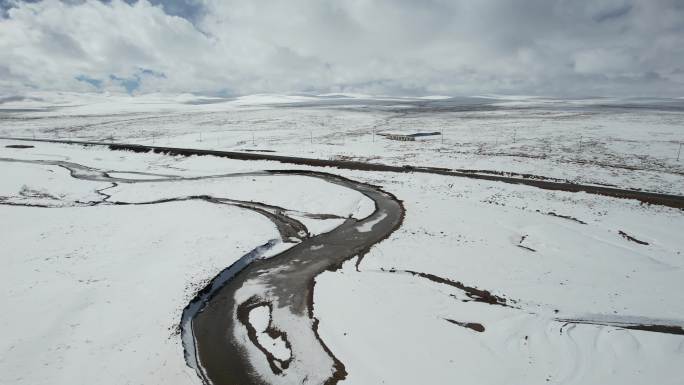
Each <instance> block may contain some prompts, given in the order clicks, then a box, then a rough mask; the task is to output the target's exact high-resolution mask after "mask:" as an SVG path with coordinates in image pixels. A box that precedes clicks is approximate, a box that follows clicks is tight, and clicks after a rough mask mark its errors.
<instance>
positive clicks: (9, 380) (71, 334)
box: [0, 202, 278, 385]
mask: <svg viewBox="0 0 684 385" xmlns="http://www.w3.org/2000/svg"><path fill="white" fill-rule="evenodd" d="M0 212H1V213H0V216H1V217H2V218H3V220H2V221H0V226H1V227H2V228H1V229H0V234H2V245H3V246H2V247H3V252H2V262H1V263H2V268H1V269H0V287H2V293H3V296H2V307H3V309H5V310H6V311H4V312H3V315H2V317H1V319H2V335H3V337H2V339H1V341H2V342H1V343H0V350H2V360H0V373H1V374H0V382H2V383H6V384H31V385H36V384H49V385H55V384H87V383H98V384H122V383H168V384H186V383H199V380H198V379H197V378H196V376H195V373H194V372H193V371H191V370H190V369H189V368H187V367H186V366H185V362H184V360H183V348H182V346H181V345H180V343H179V337H178V335H177V326H178V322H179V321H180V315H181V311H182V310H183V307H185V305H187V303H188V301H189V300H190V299H191V298H192V296H193V295H194V292H195V291H196V290H198V289H199V288H201V285H202V283H203V282H205V281H207V280H208V279H211V278H213V277H214V276H215V275H216V274H217V273H218V271H220V270H221V269H223V268H224V267H225V266H227V265H229V264H231V263H232V262H233V261H235V260H236V259H237V258H239V257H240V256H242V255H243V254H244V253H246V252H247V251H249V250H251V249H252V248H254V247H256V246H257V245H259V244H260V243H263V241H264V240H265V239H270V238H276V237H278V234H277V232H276V231H275V229H274V227H273V225H272V224H271V223H270V222H269V221H268V220H266V219H265V218H263V217H261V216H259V215H257V214H254V213H251V212H248V211H245V210H240V209H237V208H233V207H227V206H226V207H218V208H217V207H216V206H215V205H211V204H209V203H205V202H182V203H180V202H175V203H166V204H160V205H147V206H101V207H78V208H56V209H43V208H30V207H8V206H0Z"/></svg>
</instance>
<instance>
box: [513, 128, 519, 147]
mask: <svg viewBox="0 0 684 385" xmlns="http://www.w3.org/2000/svg"><path fill="white" fill-rule="evenodd" d="M517 135H518V129H517V128H516V129H515V130H513V143H515V137H516V136H517Z"/></svg>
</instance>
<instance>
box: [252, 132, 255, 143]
mask: <svg viewBox="0 0 684 385" xmlns="http://www.w3.org/2000/svg"><path fill="white" fill-rule="evenodd" d="M254 145H256V141H255V140H254V131H252V146H254Z"/></svg>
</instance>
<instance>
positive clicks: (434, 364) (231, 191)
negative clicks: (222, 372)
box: [0, 93, 684, 385]
mask: <svg viewBox="0 0 684 385" xmlns="http://www.w3.org/2000/svg"><path fill="white" fill-rule="evenodd" d="M33 97H34V99H26V100H23V101H14V102H7V103H4V104H3V105H2V106H0V109H2V110H4V111H3V112H2V115H0V136H3V135H4V136H23V137H32V136H33V135H35V136H37V137H43V138H72V139H82V140H105V141H109V140H113V141H120V142H132V143H143V144H155V145H168V146H178V147H196V148H211V149H223V150H236V151H244V150H269V151H275V153H276V154H279V155H294V156H306V157H314V158H322V159H343V160H366V161H370V162H378V163H386V164H393V165H407V164H409V165H416V166H433V167H447V168H464V169H473V170H494V171H503V172H515V173H529V174H536V175H543V176H547V177H553V178H560V179H566V180H570V181H574V182H582V183H600V184H613V185H617V186H619V187H625V188H639V189H644V190H651V191H659V192H665V193H671V194H682V191H684V158H682V159H680V160H677V158H676V156H677V150H678V147H679V144H680V143H681V142H682V140H683V137H682V133H683V132H682V129H681V122H682V119H683V118H684V110H683V109H682V108H681V100H680V101H676V100H661V101H657V102H654V103H652V104H649V105H648V106H646V107H643V106H642V107H643V108H636V109H630V108H623V107H619V106H618V107H616V105H618V104H620V103H622V104H624V103H628V102H629V103H631V102H630V101H625V100H620V99H600V100H597V99H586V100H572V101H567V100H558V99H551V98H538V97H525V96H506V97H502V96H491V95H489V96H486V97H481V98H478V100H471V99H468V101H467V102H468V103H471V102H472V103H492V104H491V105H490V106H489V107H492V108H483V109H479V108H461V109H448V108H445V109H442V110H430V111H418V112H411V104H410V103H411V102H412V101H413V99H408V98H406V99H401V98H371V97H369V96H367V95H321V96H318V97H316V96H288V95H256V96H249V97H243V98H238V99H232V100H228V99H211V100H207V98H203V97H200V96H194V95H182V96H177V95H148V96H144V97H129V96H125V95H108V96H103V95H81V94H66V93H62V94H51V93H36V94H34V95H33ZM330 100H332V101H334V103H333V102H330ZM421 103H450V99H444V98H436V97H435V98H430V97H426V98H423V99H421ZM649 103H650V102H649ZM672 103H674V104H672ZM676 103H679V104H676ZM611 105H613V106H612V107H611ZM668 106H674V107H673V108H669V107H668ZM19 109H34V110H33V111H17V110H19ZM441 130H443V132H444V137H443V138H442V137H439V136H437V137H426V138H423V140H421V141H416V142H397V141H391V140H387V139H385V138H383V137H381V136H380V135H378V133H381V132H389V131H392V132H398V133H407V134H408V133H414V132H418V131H420V132H428V131H441ZM200 133H201V134H200ZM110 136H111V137H112V138H110ZM7 144H19V143H18V142H15V141H9V140H0V158H21V159H55V160H71V161H74V162H77V163H83V164H85V165H87V166H92V167H97V168H100V169H103V170H107V171H111V172H110V175H112V176H116V177H125V178H131V179H154V178H155V177H147V176H145V175H141V174H138V173H140V172H143V173H153V174H164V175H167V174H172V175H178V176H184V177H194V176H203V175H212V174H225V173H236V172H253V171H259V170H289V169H300V170H316V171H322V172H329V173H334V174H339V175H342V176H344V177H347V178H351V179H354V180H359V181H362V182H366V183H369V184H373V185H377V186H380V187H381V188H383V189H384V190H386V191H388V192H390V193H392V194H394V195H395V196H397V198H398V199H400V200H402V202H403V204H404V206H405V208H406V216H405V219H404V222H403V224H402V226H401V227H400V228H399V229H398V230H397V231H396V232H395V233H393V234H392V235H391V236H390V237H389V238H388V239H386V240H384V241H382V242H381V243H379V244H377V245H375V246H374V247H372V248H371V250H370V251H369V253H368V254H367V255H366V256H365V257H364V258H363V260H362V262H361V263H360V265H359V271H356V266H355V261H349V262H347V263H346V264H344V266H343V268H342V269H341V270H339V271H335V272H326V273H324V274H322V275H320V276H318V277H317V279H316V285H315V291H314V302H315V307H314V315H315V317H316V318H317V319H318V320H319V321H320V323H319V329H318V331H319V334H320V336H321V338H322V340H323V341H324V342H325V343H326V346H327V347H328V348H329V349H330V350H331V352H332V353H333V354H334V355H335V356H336V357H337V358H338V359H339V360H340V361H341V362H342V363H344V365H345V368H346V371H347V372H348V377H347V378H346V379H345V380H344V381H343V382H342V384H376V383H378V384H379V383H388V384H390V383H391V384H414V383H426V384H439V383H453V382H459V383H464V384H482V385H486V384H492V385H493V384H501V383H506V384H512V385H514V384H537V383H558V384H560V383H562V384H578V385H580V384H581V385H592V384H597V385H599V384H600V385H608V384H620V385H626V384H635V385H636V384H652V383H657V384H671V385H679V384H680V383H681V379H682V378H684V367H682V365H680V362H683V360H684V337H682V336H679V335H668V334H659V333H651V332H645V331H637V330H625V329H620V328H617V327H615V326H598V325H590V324H568V325H566V323H565V322H562V321H558V319H574V318H577V319H586V320H595V321H603V322H606V323H609V324H615V323H619V322H643V323H648V322H651V323H666V324H670V325H679V326H684V301H682V298H681V293H682V292H683V291H684V286H683V284H682V282H684V276H683V275H682V274H683V273H682V272H683V271H684V259H682V256H683V255H684V240H682V237H681V229H683V228H684V213H683V212H682V211H681V210H675V209H669V208H663V207H659V206H649V205H643V204H640V203H639V202H637V201H631V200H620V199H612V198H607V197H599V196H594V195H590V194H585V193H566V192H552V191H545V190H539V189H536V188H532V187H525V186H518V185H506V184H502V183H495V182H486V181H475V180H469V179H464V178H455V177H447V176H437V175H427V174H416V173H413V174H412V173H405V174H404V173H378V172H361V171H350V170H340V169H333V168H313V167H305V166H294V165H289V164H283V163H277V162H267V161H250V162H242V161H235V160H229V159H217V158H213V157H209V156H203V157H198V156H192V157H171V156H165V155H161V154H135V153H127V152H116V151H110V150H108V149H106V148H97V147H88V148H82V147H77V146H67V145H60V144H50V143H31V144H33V145H35V148H33V149H14V148H5V145H7ZM0 170H2V175H3V176H4V178H1V179H0V197H1V198H0V199H1V200H2V201H3V202H0V203H21V204H25V203H31V204H44V205H49V206H58V207H56V208H49V209H45V208H28V207H11V206H7V205H0V218H2V219H3V220H2V221H0V244H1V245H2V253H0V289H2V293H4V294H2V296H1V297H0V301H1V302H0V305H2V307H3V308H4V309H11V310H8V311H5V312H4V313H3V314H2V315H0V330H1V331H0V333H1V335H0V336H1V337H2V338H0V357H1V358H0V383H12V384H32V385H33V384H50V385H59V384H74V383H98V384H109V383H111V384H122V383H146V384H147V383H169V384H185V383H199V379H198V378H197V376H196V375H195V373H194V372H193V371H191V370H190V369H189V368H186V367H185V364H184V361H183V352H182V348H181V345H180V339H179V338H178V336H177V335H175V334H174V328H175V327H176V326H177V324H178V322H179V320H180V312H181V311H182V308H183V306H185V304H187V302H188V301H189V299H190V298H191V297H192V296H193V293H194V292H195V290H197V289H199V288H200V287H202V286H203V285H202V284H203V283H205V282H207V280H209V279H211V278H213V277H214V276H215V275H216V274H217V272H218V271H220V269H222V268H224V267H226V266H228V265H230V263H232V262H233V261H235V260H236V259H237V258H239V257H240V256H242V255H243V254H244V253H246V252H248V251H249V250H251V249H253V248H254V247H256V246H258V245H260V244H263V243H264V242H265V241H267V240H269V239H273V238H278V233H277V231H276V229H275V227H274V226H273V225H272V224H271V223H270V222H269V221H267V220H266V219H265V218H264V217H262V216H260V215H257V214H255V213H253V212H250V211H246V210H240V209H236V208H234V207H228V206H221V207H217V206H216V205H212V204H210V203H206V202H200V201H188V202H175V203H164V204H156V205H144V206H95V207H81V206H84V203H83V202H90V201H97V200H100V199H102V196H101V195H99V194H97V193H96V192H95V190H96V189H102V188H107V187H109V186H110V184H109V183H104V182H87V181H81V180H76V179H73V178H71V177H69V174H68V172H67V170H65V169H63V168H61V167H57V166H45V165H36V164H26V163H7V162H0ZM104 192H105V193H107V194H111V195H112V198H111V200H112V201H117V200H121V201H130V202H143V201H150V200H155V199H161V198H170V197H177V196H184V195H201V194H210V195H215V196H220V197H226V198H231V199H241V200H247V201H249V200H253V201H259V202H264V203H267V204H271V205H277V206H281V207H283V208H286V209H287V210H289V211H287V214H288V215H291V216H293V217H294V218H295V219H297V220H299V221H301V222H302V223H304V224H305V225H306V226H307V228H308V229H309V232H310V233H311V234H314V235H315V234H321V233H325V232H328V231H330V230H332V229H334V228H335V227H337V226H339V224H341V223H343V221H344V219H342V218H347V217H349V216H352V217H353V218H357V219H361V218H365V217H367V216H368V215H370V214H371V213H373V212H374V210H375V206H374V204H373V202H372V201H371V200H369V199H368V198H367V197H365V196H363V195H361V194H359V193H356V192H354V191H350V190H348V189H345V188H342V187H340V186H337V185H334V184H330V183H326V182H324V181H322V180H320V179H317V178H312V177H304V176H296V175H288V176H268V175H243V176H237V177H231V178H224V179H204V180H194V181H184V182H162V181H157V182H149V183H147V182H146V183H144V184H142V183H141V184H125V183H121V184H119V185H118V186H117V187H112V188H108V189H106V190H104ZM74 206H79V207H74ZM307 213H308V214H334V215H336V216H338V217H339V218H335V219H325V220H319V219H312V218H310V217H307ZM564 217H567V218H564ZM581 222H584V223H585V224H582V223H581ZM372 226H373V223H369V224H366V225H364V226H360V228H359V231H369V230H371V229H372ZM620 232H624V233H625V234H628V235H629V236H632V237H634V238H636V239H638V240H641V241H643V242H647V243H648V245H640V244H637V243H635V242H632V241H629V240H628V239H626V238H625V237H623V236H621V235H620ZM289 246H290V245H289V244H285V243H281V244H279V245H277V246H276V247H275V248H274V249H272V250H270V251H269V253H268V255H269V256H272V255H275V254H276V253H278V252H280V251H282V250H284V249H285V248H287V247H289ZM519 246H524V247H519ZM313 247H317V246H316V245H314V246H313ZM408 271H413V272H420V273H424V274H431V275H434V276H438V277H442V278H444V279H449V280H452V281H459V282H462V283H463V284H465V285H468V286H473V287H477V288H479V289H483V290H490V291H491V292H492V293H494V294H496V295H500V296H504V297H505V298H507V299H508V300H509V301H516V302H509V303H511V304H512V305H513V306H514V307H515V308H505V307H501V306H491V305H487V304H483V303H479V302H472V301H469V300H470V298H469V297H467V296H466V295H465V294H464V292H463V291H462V290H459V289H457V288H455V287H452V286H449V285H445V284H441V283H437V282H433V281H431V280H428V279H426V278H423V277H420V276H417V275H412V274H411V273H408ZM268 290H270V289H269V288H267V287H264V286H263V283H262V282H260V281H258V280H255V281H253V282H249V283H248V284H247V285H245V286H244V287H243V288H242V289H241V290H240V292H239V293H238V297H239V298H238V299H240V298H242V299H247V298H249V297H250V296H252V295H254V294H255V293H262V292H263V291H268ZM463 301H469V302H463ZM267 311H268V308H267V307H266V308H261V307H260V308H257V309H255V310H254V311H253V312H252V313H251V314H250V322H251V323H252V324H253V325H256V326H258V327H257V329H258V330H261V331H263V330H265V328H266V326H267V325H268V324H267V323H265V322H267V320H268V317H267ZM273 311H274V312H284V313H283V314H279V317H276V318H278V319H280V320H283V321H282V322H286V323H288V325H272V326H273V327H276V328H278V327H279V326H280V327H282V326H288V328H287V329H288V330H291V329H292V328H291V326H294V328H295V329H296V330H298V333H297V334H296V335H288V341H290V342H292V344H293V345H292V351H289V350H287V349H286V348H285V344H284V341H283V340H282V339H273V338H271V337H269V336H268V334H266V333H260V335H259V340H260V341H263V343H262V345H263V346H267V347H268V349H269V350H270V351H271V352H272V353H273V354H274V355H276V356H277V357H280V358H283V357H289V355H290V354H292V355H293V356H295V357H301V358H302V361H301V362H306V363H314V364H312V365H311V366H309V367H305V365H302V364H301V362H300V363H297V362H293V363H292V364H291V366H290V368H289V369H288V371H287V374H286V375H285V377H277V376H272V377H268V376H269V374H268V373H270V368H269V367H267V366H266V365H267V363H266V362H265V361H264V360H263V354H262V353H261V352H260V351H258V350H257V348H256V347H253V346H251V345H250V343H246V346H247V349H248V351H247V354H250V355H252V356H253V357H255V362H257V363H258V365H263V367H261V366H260V367H257V368H256V369H257V370H258V371H259V372H260V373H265V376H266V379H267V380H270V381H271V382H274V383H283V382H287V381H291V382H301V380H302V379H304V378H307V377H308V379H309V381H310V382H311V383H318V382H323V381H324V380H325V379H326V378H327V377H328V376H329V375H330V372H329V370H328V369H329V368H331V367H332V362H331V360H330V359H329V357H328V355H327V352H324V351H322V350H321V347H320V345H319V344H318V342H317V340H316V336H315V335H314V334H313V332H312V331H311V322H312V321H311V320H310V319H308V317H302V316H299V315H295V314H287V313H286V312H287V311H288V310H287V309H286V308H279V307H278V306H277V304H273ZM447 319H449V320H453V321H455V322H461V323H481V324H482V325H483V326H484V327H485V331H484V332H482V333H479V332H477V331H474V330H471V329H469V328H465V327H462V326H459V325H457V324H454V323H451V322H449V321H447ZM283 329H285V328H283ZM233 332H234V335H235V337H236V338H240V339H243V340H244V341H247V335H246V330H243V329H241V328H238V329H236V330H234V331H233ZM271 349H273V350H271ZM257 357H259V358H257ZM315 369H320V370H319V371H316V370H315ZM103 373H106V374H107V375H105V376H103V375H102V374H103Z"/></svg>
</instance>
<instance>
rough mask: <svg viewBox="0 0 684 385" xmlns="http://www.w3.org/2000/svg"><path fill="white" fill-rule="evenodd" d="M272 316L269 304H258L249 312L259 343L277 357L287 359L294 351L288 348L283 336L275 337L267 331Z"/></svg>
mask: <svg viewBox="0 0 684 385" xmlns="http://www.w3.org/2000/svg"><path fill="white" fill-rule="evenodd" d="M270 317H271V310H270V309H269V307H268V306H266V305H263V306H258V307H255V308H254V309H252V310H251V311H250V312H249V323H250V324H251V325H252V326H253V327H254V329H256V331H257V340H258V341H259V345H261V346H263V347H264V349H266V350H268V351H269V352H270V353H271V354H273V356H274V357H275V358H277V359H279V360H281V361H287V360H288V359H289V358H290V357H291V356H292V353H291V352H290V350H289V349H288V348H287V345H285V341H284V340H283V338H282V337H280V338H273V337H271V336H270V335H268V333H266V329H267V328H268V326H269V324H270Z"/></svg>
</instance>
